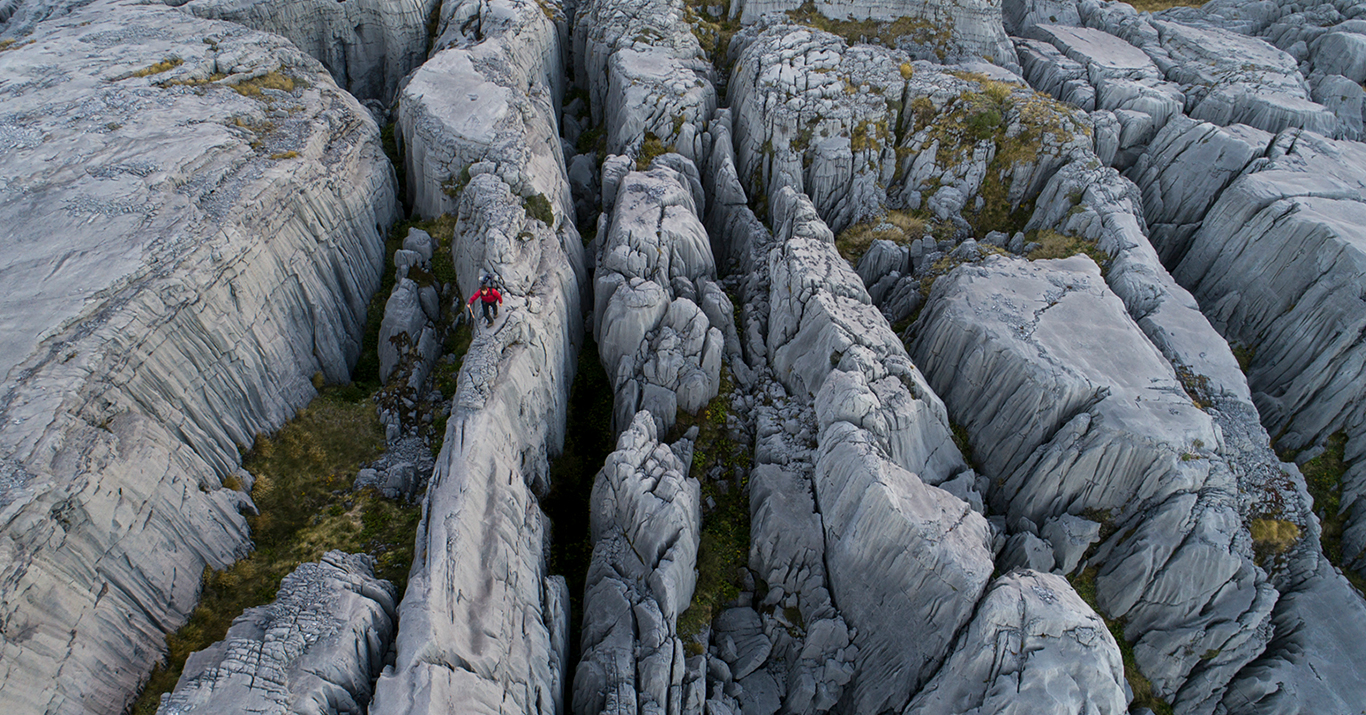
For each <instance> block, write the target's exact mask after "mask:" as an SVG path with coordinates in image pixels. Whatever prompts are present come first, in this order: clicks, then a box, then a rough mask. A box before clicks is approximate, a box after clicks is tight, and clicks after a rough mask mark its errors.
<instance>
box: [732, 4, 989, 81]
mask: <svg viewBox="0 0 1366 715" xmlns="http://www.w3.org/2000/svg"><path fill="white" fill-rule="evenodd" d="M803 5H804V0H734V1H733V2H731V4H730V11H731V16H732V17H735V16H737V15H738V16H739V18H740V21H741V22H743V23H745V24H749V23H752V22H755V21H757V20H759V19H760V18H761V17H762V16H764V15H766V14H781V13H787V12H791V11H795V10H797V9H799V8H801V7H802V6H803ZM813 7H814V9H815V11H816V12H818V13H820V14H821V15H823V16H824V17H827V18H829V19H831V20H870V19H871V20H880V21H897V20H899V21H900V23H899V25H901V26H904V29H898V30H897V31H896V32H895V34H896V35H897V36H896V37H895V40H894V41H895V43H896V46H897V47H898V48H902V49H907V50H910V51H911V52H913V53H915V54H916V57H917V59H938V60H939V61H941V62H942V61H948V62H953V61H957V60H961V59H968V58H976V57H985V58H987V59H989V60H991V61H993V62H995V63H997V64H999V65H1001V66H1008V65H1010V64H1012V63H1013V62H1014V61H1015V53H1014V51H1013V50H1012V48H1011V47H1010V40H1009V39H1008V38H1007V37H1006V33H1005V28H1004V26H1003V25H1002V23H1001V3H1000V2H998V1H996V0H971V1H966V2H953V3H935V2H927V1H926V0H857V1H855V2H834V1H832V0H816V2H815V3H814V4H813Z"/></svg>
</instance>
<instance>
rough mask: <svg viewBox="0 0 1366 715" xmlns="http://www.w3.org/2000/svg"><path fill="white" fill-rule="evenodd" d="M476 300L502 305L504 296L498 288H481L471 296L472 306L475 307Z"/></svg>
mask: <svg viewBox="0 0 1366 715" xmlns="http://www.w3.org/2000/svg"><path fill="white" fill-rule="evenodd" d="M476 299H480V300H483V301H484V302H485V303H502V302H503V294H502V293H499V292H498V289H497V288H493V287H489V288H480V289H479V290H477V291H475V292H474V295H472V296H470V305H474V301H475V300H476Z"/></svg>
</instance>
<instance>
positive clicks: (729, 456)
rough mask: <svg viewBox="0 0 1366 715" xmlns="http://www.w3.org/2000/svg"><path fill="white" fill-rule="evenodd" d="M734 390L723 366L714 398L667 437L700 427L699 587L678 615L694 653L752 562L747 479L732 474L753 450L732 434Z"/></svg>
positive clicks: (694, 472) (683, 417)
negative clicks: (709, 504) (712, 504)
mask: <svg viewBox="0 0 1366 715" xmlns="http://www.w3.org/2000/svg"><path fill="white" fill-rule="evenodd" d="M734 389H735V386H734V383H733V382H731V378H730V373H729V371H728V370H725V369H723V370H722V372H721V389H720V390H719V392H718V393H717V395H716V397H714V398H712V401H711V402H709V403H707V406H706V407H705V408H703V409H702V410H699V411H698V413H697V415H696V416H693V415H689V414H688V413H687V412H684V411H682V410H679V412H678V417H677V420H678V421H677V422H676V423H675V425H674V428H673V430H672V433H671V435H670V437H669V441H674V440H676V439H678V438H679V437H681V436H682V435H683V433H684V432H686V431H687V430H688V428H689V427H692V426H693V425H696V426H697V428H698V435H697V443H696V444H695V446H694V449H693V459H692V467H691V470H690V474H691V476H692V477H693V478H694V479H697V480H698V482H700V483H701V485H702V501H703V515H702V535H701V541H700V545H699V546H698V550H697V586H696V588H695V589H694V590H693V597H692V603H691V604H690V605H689V606H688V609H687V610H686V611H684V612H683V613H682V614H680V615H679V617H678V636H679V637H680V638H681V639H682V640H683V644H684V647H685V649H686V650H687V653H688V655H690V656H693V655H699V654H701V652H702V648H703V644H702V643H700V642H699V639H698V636H699V635H700V634H701V633H702V632H703V631H704V630H705V629H706V628H707V626H708V625H710V624H711V622H712V619H714V618H716V616H717V615H718V614H720V612H721V610H722V609H723V608H724V607H725V604H726V603H728V602H730V601H733V600H734V599H735V598H736V597H737V596H739V595H740V589H741V588H743V582H742V581H741V578H742V573H743V567H744V566H745V565H746V564H747V563H749V493H748V489H747V487H748V479H749V478H748V477H745V480H744V481H742V483H740V484H739V485H736V484H734V483H733V481H731V475H732V474H734V471H735V468H736V467H737V466H741V467H746V468H747V467H748V466H749V461H750V452H749V449H748V448H747V445H745V444H742V443H739V442H737V441H736V440H734V439H732V438H731V435H730V429H729V428H728V427H727V426H726V422H727V418H728V417H729V415H730V395H731V393H732V392H733V391H734ZM717 467H720V468H721V476H720V477H719V478H718V479H712V478H711V477H709V476H708V475H709V474H710V473H711V472H713V471H714V470H715V469H716V468H717ZM747 471H748V470H746V472H747ZM709 498H710V499H711V500H712V501H714V502H715V504H716V506H715V507H714V508H712V509H711V510H707V508H706V503H707V500H708V499H709Z"/></svg>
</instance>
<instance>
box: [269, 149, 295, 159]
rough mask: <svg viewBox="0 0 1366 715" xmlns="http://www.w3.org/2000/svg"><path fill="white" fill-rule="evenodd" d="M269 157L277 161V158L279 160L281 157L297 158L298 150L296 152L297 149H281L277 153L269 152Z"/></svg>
mask: <svg viewBox="0 0 1366 715" xmlns="http://www.w3.org/2000/svg"><path fill="white" fill-rule="evenodd" d="M270 158H272V159H275V160H276V161H279V160H281V159H297V158H299V152H297V151H292V150H291V151H282V152H280V153H278V154H271V155H270Z"/></svg>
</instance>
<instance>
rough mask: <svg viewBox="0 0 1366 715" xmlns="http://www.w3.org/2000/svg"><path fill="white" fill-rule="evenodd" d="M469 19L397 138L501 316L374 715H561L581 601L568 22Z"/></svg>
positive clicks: (475, 9)
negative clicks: (489, 287) (569, 581)
mask: <svg viewBox="0 0 1366 715" xmlns="http://www.w3.org/2000/svg"><path fill="white" fill-rule="evenodd" d="M467 9H468V10H469V11H470V12H471V14H473V15H476V16H477V18H475V19H474V20H470V21H467V22H466V23H465V24H464V25H462V27H466V28H476V27H477V28H478V31H477V32H475V31H474V29H470V30H469V31H470V32H471V34H470V35H468V36H461V38H460V39H459V40H458V41H457V40H455V39H453V38H448V39H449V41H450V42H452V43H454V46H452V47H451V48H450V49H445V50H443V51H441V52H439V53H438V54H436V55H435V56H434V57H433V58H432V59H431V60H430V61H428V62H427V64H425V65H423V67H422V68H421V69H419V70H418V71H417V72H416V73H415V74H414V75H413V77H412V78H411V79H410V80H409V82H408V84H407V85H406V87H405V88H404V92H403V97H402V100H401V104H400V107H401V109H400V124H401V128H402V131H403V135H404V136H405V137H407V147H408V158H409V162H410V163H409V166H408V170H409V177H410V178H411V183H410V184H409V187H410V191H411V192H413V195H415V196H416V208H417V210H418V211H419V212H421V213H423V214H424V215H432V214H434V213H440V212H442V211H445V210H448V209H449V208H451V207H452V205H453V208H454V209H455V215H456V225H455V236H454V240H453V244H452V245H453V246H454V249H453V253H454V255H453V260H454V263H455V266H454V267H455V271H456V274H457V277H458V279H459V280H458V282H459V291H458V292H459V294H461V295H470V294H472V293H473V291H474V288H475V286H477V285H478V280H479V276H480V275H481V274H483V273H486V272H491V273H494V274H496V275H497V276H499V278H500V279H501V281H502V285H503V287H504V290H503V291H502V292H503V296H504V305H503V312H502V314H501V315H500V317H499V319H498V322H497V323H496V324H495V325H494V326H492V327H490V328H480V329H478V331H477V332H476V334H475V336H474V340H473V342H472V344H471V345H470V347H469V350H468V352H467V353H466V354H465V357H464V362H463V364H462V366H461V370H460V376H459V381H458V391H457V393H456V394H455V396H454V398H453V403H452V410H451V414H450V417H449V420H448V422H447V427H446V437H445V441H444V444H443V447H442V451H441V455H440V456H439V458H438V459H437V464H436V468H435V470H434V471H433V473H432V477H431V480H430V482H429V485H428V489H427V495H426V501H425V505H424V516H423V520H422V522H421V523H420V524H419V526H418V535H417V549H416V554H415V557H414V564H413V571H412V573H411V575H410V577H409V578H410V580H409V584H408V591H407V593H406V594H405V595H404V598H403V602H402V604H401V606H400V619H401V622H402V624H403V628H402V629H401V630H400V632H399V636H398V649H397V650H398V653H397V659H396V662H395V664H394V666H393V667H392V668H391V669H386V671H385V674H384V675H383V676H382V677H381V678H380V680H379V683H378V684H377V685H376V692H375V700H374V702H373V703H372V704H371V707H370V712H371V713H407V712H428V711H431V710H484V711H496V710H498V709H500V708H511V709H515V710H517V711H519V712H540V713H555V712H561V711H562V710H563V693H564V688H565V685H564V672H565V658H566V657H567V646H568V644H567V639H568V618H569V600H568V599H569V594H568V590H567V588H566V586H565V581H564V579H563V578H562V577H558V576H551V575H549V574H548V573H547V570H546V551H545V549H546V544H547V538H548V535H547V531H548V527H549V524H548V522H547V520H546V517H545V515H544V513H543V512H542V511H541V508H540V505H539V503H538V499H539V497H540V496H543V495H544V494H545V493H546V492H547V491H548V489H549V458H550V457H551V455H553V454H554V453H555V452H556V451H558V450H559V449H560V446H561V445H562V444H563V439H564V430H565V429H566V426H565V411H566V407H567V402H568V398H569V386H570V382H571V380H572V377H573V374H574V366H575V364H576V361H577V353H578V346H579V343H580V340H581V337H580V336H582V335H583V325H582V319H581V313H580V310H581V308H580V295H581V293H582V290H583V287H584V280H585V278H584V276H583V263H582V255H583V254H582V242H581V241H580V239H579V236H578V233H577V231H576V230H575V229H574V226H573V224H572V221H571V218H572V216H573V205H572V202H571V200H570V193H569V186H568V179H567V177H566V173H565V166H564V158H563V155H562V153H561V151H560V145H559V142H558V139H556V133H557V132H556V123H555V112H554V111H553V109H552V107H553V106H555V104H554V98H557V97H559V96H561V95H562V94H563V87H562V85H561V84H560V82H561V81H562V72H561V70H562V65H561V64H560V63H561V62H562V45H561V44H559V43H560V38H562V37H563V36H564V30H563V27H562V25H559V24H558V23H560V22H562V18H563V17H564V15H563V13H562V12H560V11H559V10H558V8H556V9H554V10H553V11H551V12H545V11H543V10H542V9H541V7H539V6H537V5H535V4H532V3H525V4H524V3H516V2H512V3H506V4H497V3H495V4H486V3H471V4H469V7H468V8H467ZM456 12H457V14H458V13H459V12H464V10H459V9H457V11H456ZM552 80H553V82H554V83H553V84H552V83H548V82H550V81H552ZM485 111H486V112H488V113H487V114H472V113H471V112H476V113H477V112H485ZM490 117H491V118H492V119H493V120H492V121H489V118H490ZM462 167H463V168H462ZM462 175H463V176H464V177H466V179H461V178H460V177H461V176H462ZM452 178H454V179H455V180H457V181H459V182H460V183H459V185H456V184H450V185H448V186H447V188H448V189H449V190H450V192H451V194H452V195H447V194H446V193H445V192H443V190H442V187H441V184H442V182H446V181H448V180H450V179H452ZM538 197H539V198H538Z"/></svg>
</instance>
